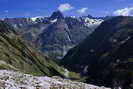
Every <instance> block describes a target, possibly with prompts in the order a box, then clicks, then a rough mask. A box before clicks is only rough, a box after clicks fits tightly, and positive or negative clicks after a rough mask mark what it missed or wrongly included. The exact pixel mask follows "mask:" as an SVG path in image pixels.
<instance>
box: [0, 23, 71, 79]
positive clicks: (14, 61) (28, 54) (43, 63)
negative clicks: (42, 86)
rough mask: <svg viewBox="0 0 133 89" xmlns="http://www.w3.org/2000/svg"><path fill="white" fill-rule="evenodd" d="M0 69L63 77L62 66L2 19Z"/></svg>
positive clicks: (0, 26) (63, 70)
mask: <svg viewBox="0 0 133 89" xmlns="http://www.w3.org/2000/svg"><path fill="white" fill-rule="evenodd" d="M0 69H7V70H16V71H21V72H24V73H29V74H33V75H47V76H53V75H59V76H62V77H65V75H64V73H65V69H64V68H62V67H59V66H58V65H57V64H55V63H54V62H52V61H51V60H48V58H47V56H46V55H42V54H41V53H40V52H38V50H37V49H35V48H32V46H31V45H29V44H27V43H26V42H25V41H24V40H22V39H21V37H20V36H19V35H17V33H16V32H15V31H14V29H12V27H10V26H9V25H7V24H6V23H4V22H2V21H0ZM70 73H71V72H70ZM68 77H69V76H68Z"/></svg>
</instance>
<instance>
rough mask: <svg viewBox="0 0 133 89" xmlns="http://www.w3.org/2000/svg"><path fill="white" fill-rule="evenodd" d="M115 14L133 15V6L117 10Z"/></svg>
mask: <svg viewBox="0 0 133 89" xmlns="http://www.w3.org/2000/svg"><path fill="white" fill-rule="evenodd" d="M114 15H122V16H133V7H130V8H123V9H119V10H116V11H114Z"/></svg>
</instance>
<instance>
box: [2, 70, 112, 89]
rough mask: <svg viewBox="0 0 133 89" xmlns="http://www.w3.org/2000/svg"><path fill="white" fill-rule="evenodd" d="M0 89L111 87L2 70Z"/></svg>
mask: <svg viewBox="0 0 133 89" xmlns="http://www.w3.org/2000/svg"><path fill="white" fill-rule="evenodd" d="M0 89H111V88H106V87H103V86H102V87H99V86H95V85H91V84H85V83H81V82H75V81H71V80H68V79H62V78H60V77H57V76H54V77H47V76H42V77H40V76H39V77H37V76H32V75H29V74H23V73H20V72H14V71H8V70H0Z"/></svg>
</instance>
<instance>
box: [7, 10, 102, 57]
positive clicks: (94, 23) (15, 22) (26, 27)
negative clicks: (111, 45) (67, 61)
mask: <svg viewBox="0 0 133 89" xmlns="http://www.w3.org/2000/svg"><path fill="white" fill-rule="evenodd" d="M104 19H105V18H96V17H92V16H90V15H88V16H83V17H74V16H70V17H64V16H63V14H62V13H61V12H59V11H56V12H54V13H53V14H52V15H51V16H50V17H34V18H6V19H4V21H5V22H7V23H8V24H10V25H12V26H13V27H14V28H15V29H16V30H17V31H18V32H19V34H20V35H22V36H23V38H25V39H26V40H28V41H29V42H32V43H33V44H35V46H36V47H38V48H39V49H40V50H41V51H43V52H45V53H47V54H48V55H49V57H51V58H52V59H61V58H62V57H63V56H64V55H65V54H66V53H67V51H68V50H69V49H70V48H72V47H74V46H75V45H77V44H79V43H80V42H81V41H82V40H84V39H85V38H86V37H87V36H88V35H89V34H91V33H92V32H93V31H94V29H95V28H97V27H98V26H99V25H100V24H101V23H102V22H103V21H104Z"/></svg>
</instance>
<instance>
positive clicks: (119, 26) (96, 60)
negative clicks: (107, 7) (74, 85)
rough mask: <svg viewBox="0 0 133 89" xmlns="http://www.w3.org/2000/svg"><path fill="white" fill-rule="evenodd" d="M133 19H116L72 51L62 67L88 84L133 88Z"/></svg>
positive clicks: (106, 23) (99, 28)
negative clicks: (83, 77)
mask: <svg viewBox="0 0 133 89" xmlns="http://www.w3.org/2000/svg"><path fill="white" fill-rule="evenodd" d="M132 45H133V17H122V16H119V17H113V18H111V19H109V20H107V21H105V22H103V23H102V24H101V25H100V26H99V27H98V28H97V29H96V30H95V31H94V32H93V33H92V34H91V35H90V36H88V37H87V38H86V39H85V40H84V41H83V42H81V43H80V44H79V45H77V46H76V47H74V48H72V49H71V50H70V51H69V52H68V53H67V55H66V56H65V57H64V58H63V60H62V64H63V65H64V66H65V67H67V68H68V69H71V70H73V71H76V72H80V73H81V74H82V75H86V76H88V80H87V82H89V83H93V84H97V85H105V86H110V87H112V88H115V89H119V88H120V87H121V88H122V89H132V88H133V71H132V70H133V54H132V51H133V46H132Z"/></svg>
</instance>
